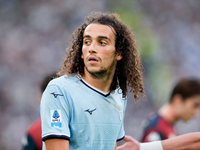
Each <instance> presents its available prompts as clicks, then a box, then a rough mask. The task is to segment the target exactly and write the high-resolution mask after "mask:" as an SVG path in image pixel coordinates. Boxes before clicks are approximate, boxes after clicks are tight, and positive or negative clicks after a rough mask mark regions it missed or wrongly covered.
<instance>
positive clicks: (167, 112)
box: [159, 104, 179, 124]
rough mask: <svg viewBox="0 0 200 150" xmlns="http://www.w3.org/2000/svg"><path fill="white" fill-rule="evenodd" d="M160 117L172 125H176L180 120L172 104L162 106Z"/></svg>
mask: <svg viewBox="0 0 200 150" xmlns="http://www.w3.org/2000/svg"><path fill="white" fill-rule="evenodd" d="M159 115H160V116H162V117H163V118H164V119H165V120H166V121H168V122H169V123H171V124H175V123H176V122H177V121H178V120H179V119H178V117H177V115H176V111H175V110H174V108H173V106H172V105H170V104H166V105H164V106H162V107H161V108H160V110H159Z"/></svg>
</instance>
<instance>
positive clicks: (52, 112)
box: [40, 84, 70, 141]
mask: <svg viewBox="0 0 200 150" xmlns="http://www.w3.org/2000/svg"><path fill="white" fill-rule="evenodd" d="M69 108H70V107H69V103H68V100H67V94H66V92H63V90H62V89H61V88H60V87H59V86H58V85H51V84H50V85H48V86H47V88H46V90H45V91H44V93H43V95H42V100H41V104H40V115H41V121H42V140H43V141H45V140H47V139H52V138H62V139H68V140H69V138H70V130H69V121H70V118H69V116H70V114H69V112H70V111H69Z"/></svg>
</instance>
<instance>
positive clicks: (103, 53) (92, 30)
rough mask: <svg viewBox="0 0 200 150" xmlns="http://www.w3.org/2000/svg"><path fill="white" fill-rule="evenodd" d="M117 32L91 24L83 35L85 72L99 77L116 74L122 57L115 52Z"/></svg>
mask: <svg viewBox="0 0 200 150" xmlns="http://www.w3.org/2000/svg"><path fill="white" fill-rule="evenodd" d="M113 32H115V31H114V29H113V28H112V27H110V26H107V25H102V24H97V23H91V24H89V25H88V26H87V27H86V29H85V31H84V35H83V47H82V55H81V57H82V59H83V60H84V64H85V71H87V72H89V73H90V74H92V75H94V76H97V77H98V75H104V74H106V73H109V72H114V71H115V68H116V64H117V61H118V60H120V59H121V58H122V57H121V55H118V54H116V53H115V52H116V51H115V34H114V33H113Z"/></svg>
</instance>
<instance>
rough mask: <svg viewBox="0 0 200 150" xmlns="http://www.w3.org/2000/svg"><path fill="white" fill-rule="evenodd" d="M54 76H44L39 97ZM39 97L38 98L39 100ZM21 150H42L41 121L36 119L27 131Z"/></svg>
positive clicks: (54, 74)
mask: <svg viewBox="0 0 200 150" xmlns="http://www.w3.org/2000/svg"><path fill="white" fill-rule="evenodd" d="M55 76H56V73H53V74H51V75H47V76H45V77H44V78H43V79H42V81H41V83H40V92H41V96H42V93H43V92H44V90H45V88H46V86H47V84H48V83H49V81H50V80H51V79H53V78H54V77H55ZM40 99H41V97H40V98H39V100H40ZM22 150H42V130H41V119H40V118H38V119H37V120H36V121H34V122H33V123H32V124H31V125H30V126H29V127H28V129H27V131H26V135H25V137H24V138H23V139H22Z"/></svg>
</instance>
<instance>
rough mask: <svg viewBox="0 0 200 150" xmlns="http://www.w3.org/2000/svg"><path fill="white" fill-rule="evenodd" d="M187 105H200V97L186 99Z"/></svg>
mask: <svg viewBox="0 0 200 150" xmlns="http://www.w3.org/2000/svg"><path fill="white" fill-rule="evenodd" d="M186 102H187V103H200V95H195V96H192V97H189V98H187V99H186Z"/></svg>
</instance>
